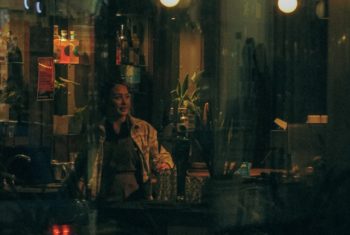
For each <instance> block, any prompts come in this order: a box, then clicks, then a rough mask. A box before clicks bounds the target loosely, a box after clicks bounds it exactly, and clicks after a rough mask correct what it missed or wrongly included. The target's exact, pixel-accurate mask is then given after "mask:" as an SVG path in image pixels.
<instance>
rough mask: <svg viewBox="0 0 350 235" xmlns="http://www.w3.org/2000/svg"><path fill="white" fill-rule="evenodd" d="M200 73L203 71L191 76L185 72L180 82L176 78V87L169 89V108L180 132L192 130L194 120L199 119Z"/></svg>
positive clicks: (194, 123) (194, 125)
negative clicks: (170, 102)
mask: <svg viewBox="0 0 350 235" xmlns="http://www.w3.org/2000/svg"><path fill="white" fill-rule="evenodd" d="M202 74H203V71H199V72H194V73H193V75H192V76H191V77H190V76H189V75H188V74H187V75H186V76H185V78H184V80H183V81H182V82H181V81H180V80H178V82H177V86H176V89H175V90H172V91H171V96H172V108H171V109H172V112H173V114H174V116H175V118H174V119H175V120H174V121H175V123H176V127H177V130H178V131H180V132H183V131H188V132H191V131H194V129H195V127H196V120H197V119H198V120H200V117H201V109H200V106H199V104H198V103H199V100H200V92H201V87H200V86H199V82H200V80H201V77H202Z"/></svg>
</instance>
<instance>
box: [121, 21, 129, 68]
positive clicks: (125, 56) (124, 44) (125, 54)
mask: <svg viewBox="0 0 350 235" xmlns="http://www.w3.org/2000/svg"><path fill="white" fill-rule="evenodd" d="M119 40H120V46H121V55H122V56H121V58H122V64H128V63H129V43H128V39H127V38H126V35H125V31H124V25H121V26H120V37H119Z"/></svg>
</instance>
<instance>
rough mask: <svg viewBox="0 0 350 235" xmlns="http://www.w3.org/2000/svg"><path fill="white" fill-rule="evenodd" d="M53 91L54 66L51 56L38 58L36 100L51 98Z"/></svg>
mask: <svg viewBox="0 0 350 235" xmlns="http://www.w3.org/2000/svg"><path fill="white" fill-rule="evenodd" d="M54 92H55V66H54V63H53V58H52V57H39V58H38V92H37V100H38V101H43V100H53V98H54Z"/></svg>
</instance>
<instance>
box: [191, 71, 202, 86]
mask: <svg viewBox="0 0 350 235" xmlns="http://www.w3.org/2000/svg"><path fill="white" fill-rule="evenodd" d="M203 73H204V70H202V71H199V72H198V73H196V72H194V73H193V75H192V77H191V81H192V82H193V83H194V84H196V85H197V84H198V83H199V81H200V80H201V79H202V75H203Z"/></svg>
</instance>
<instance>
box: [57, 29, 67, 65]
mask: <svg viewBox="0 0 350 235" xmlns="http://www.w3.org/2000/svg"><path fill="white" fill-rule="evenodd" d="M59 48H60V60H59V63H60V64H69V63H70V53H69V49H70V48H69V41H68V39H67V30H61V38H60V44H59Z"/></svg>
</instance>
